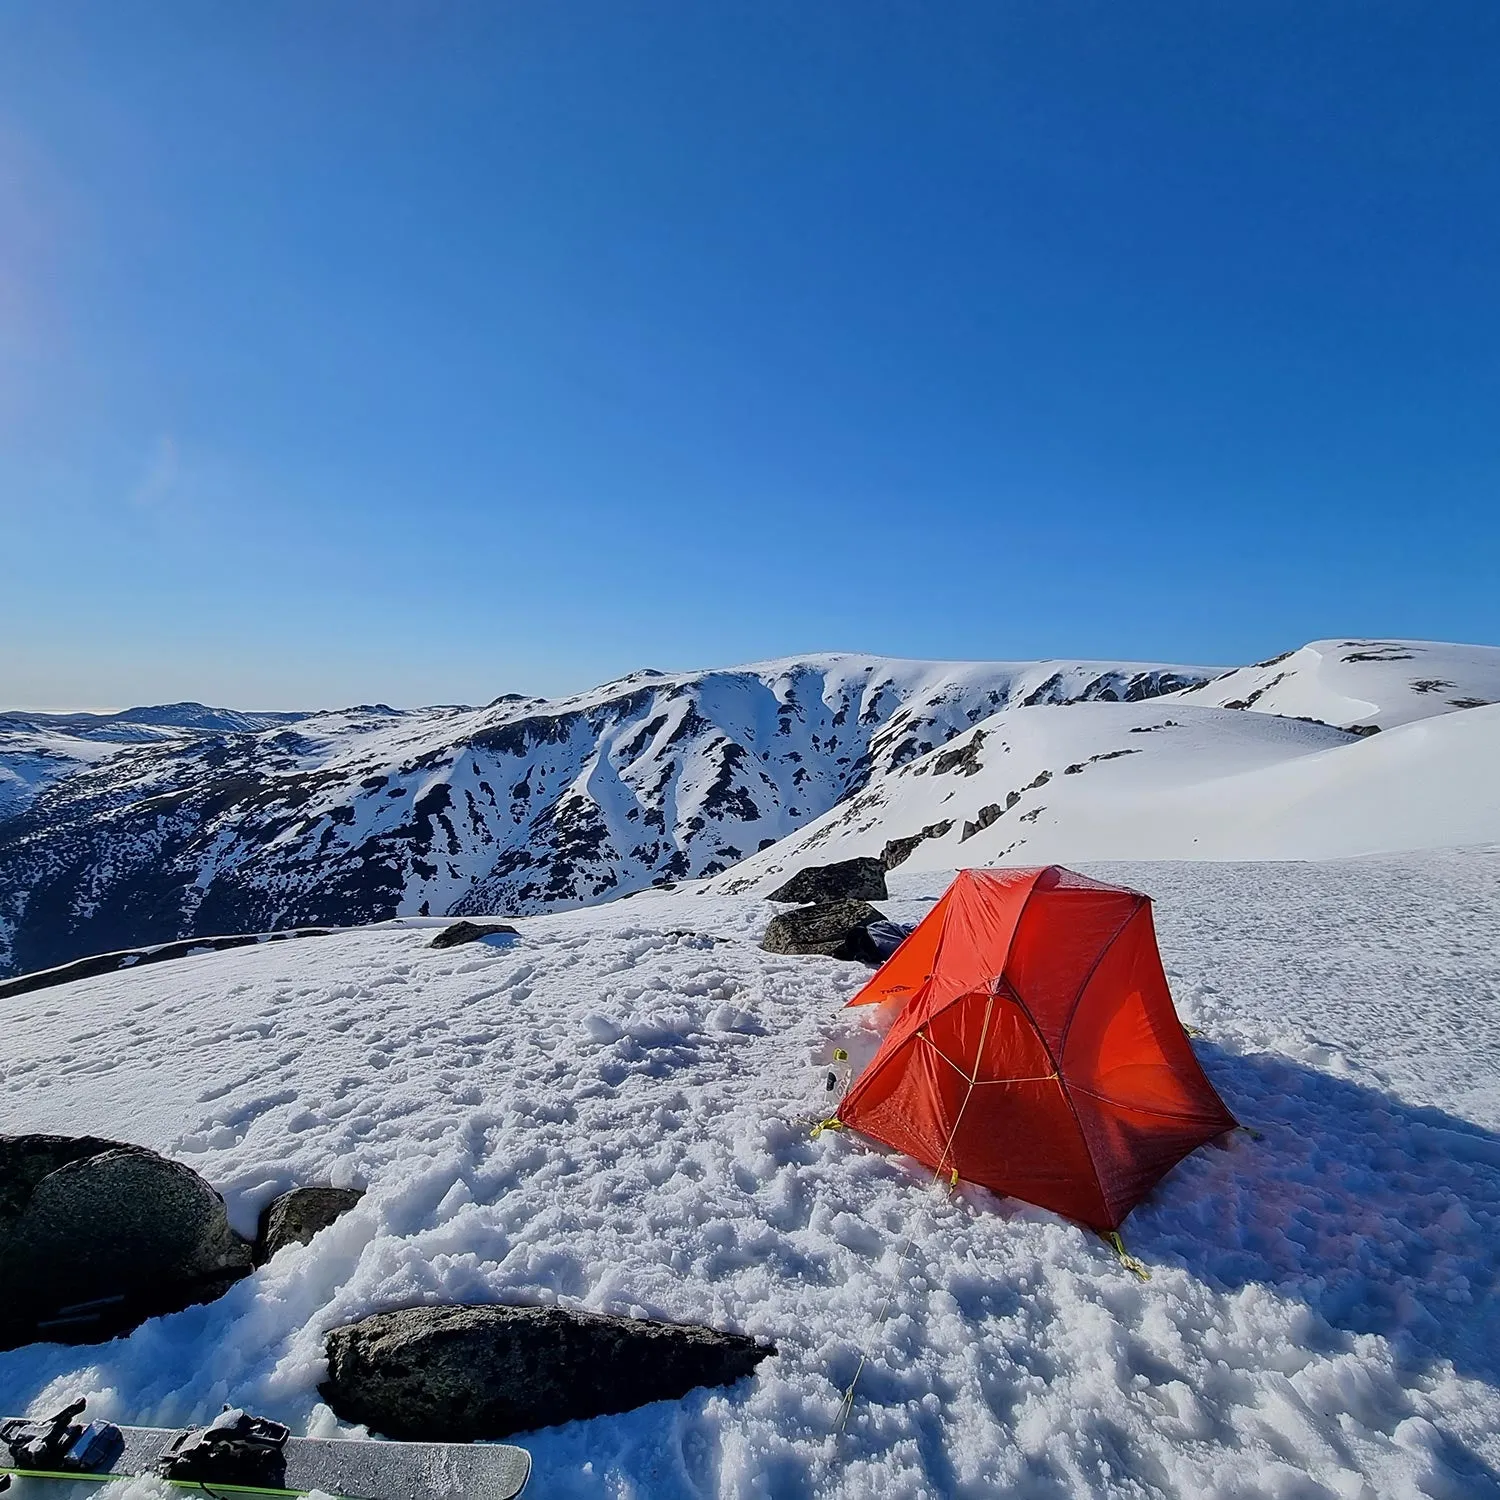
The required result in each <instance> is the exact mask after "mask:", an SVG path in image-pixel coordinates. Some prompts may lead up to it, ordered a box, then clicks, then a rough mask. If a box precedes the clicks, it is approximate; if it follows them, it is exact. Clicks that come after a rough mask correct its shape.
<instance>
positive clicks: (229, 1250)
mask: <svg viewBox="0 0 1500 1500" xmlns="http://www.w3.org/2000/svg"><path fill="white" fill-rule="evenodd" d="M251 1267H252V1261H251V1247H250V1244H249V1242H248V1241H246V1240H244V1239H242V1238H241V1237H240V1236H239V1235H237V1234H236V1233H235V1232H234V1230H233V1229H232V1228H231V1227H230V1225H229V1221H228V1219H227V1218H226V1216H225V1212H224V1200H223V1199H222V1198H220V1197H219V1195H218V1194H217V1193H216V1192H215V1191H214V1190H213V1188H211V1187H210V1186H209V1185H208V1183H206V1182H205V1181H204V1180H203V1179H202V1178H201V1177H200V1176H199V1175H198V1174H197V1173H196V1172H194V1171H193V1170H192V1169H191V1168H190V1167H186V1166H183V1165H182V1163H180V1162H175V1161H169V1160H167V1158H165V1157H163V1156H158V1155H157V1154H156V1153H155V1152H154V1151H147V1150H145V1149H144V1148H143V1147H140V1146H131V1145H126V1144H124V1143H121V1142H118V1141H105V1140H99V1139H97V1138H95V1137H64V1136H46V1135H31V1136H6V1137H0V1286H3V1287H4V1289H5V1295H4V1298H3V1302H0V1347H14V1346H15V1345H18V1344H24V1343H30V1342H33V1341H34V1340H38V1339H45V1340H52V1341H57V1342H62V1343H93V1342H96V1341H98V1340H100V1339H104V1338H111V1337H114V1336H115V1335H116V1334H119V1333H121V1332H124V1331H126V1330H127V1329H130V1328H134V1327H135V1326H136V1325H137V1324H139V1323H142V1322H144V1321H145V1320H146V1319H147V1318H149V1317H154V1316H157V1315H159V1314H162V1313H168V1312H176V1311H178V1310H179V1309H181V1308H184V1307H188V1306H191V1305H192V1304H193V1303H195V1302H209V1301H212V1300H213V1299H214V1298H216V1297H219V1296H221V1295H222V1294H223V1293H224V1292H225V1291H226V1290H227V1289H228V1288H229V1287H230V1286H231V1285H232V1284H233V1283H234V1282H235V1281H237V1280H238V1279H239V1278H240V1277H242V1276H245V1275H247V1274H248V1273H249V1272H250V1270H251Z"/></svg>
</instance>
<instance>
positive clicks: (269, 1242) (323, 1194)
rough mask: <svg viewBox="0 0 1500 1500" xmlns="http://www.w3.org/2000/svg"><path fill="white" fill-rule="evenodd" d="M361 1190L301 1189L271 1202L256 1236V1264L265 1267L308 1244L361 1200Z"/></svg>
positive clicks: (295, 1189) (320, 1187)
mask: <svg viewBox="0 0 1500 1500" xmlns="http://www.w3.org/2000/svg"><path fill="white" fill-rule="evenodd" d="M363 1197H364V1191H363V1189H361V1188H336V1187H322V1186H319V1187H297V1188H293V1189H292V1190H291V1192H289V1193H283V1194H282V1195H281V1196H280V1197H279V1198H277V1199H276V1200H275V1201H274V1202H272V1203H268V1204H267V1205H266V1207H265V1210H264V1211H263V1212H262V1214H261V1216H260V1228H259V1229H258V1230H257V1232H256V1235H255V1264H256V1265H258V1266H263V1265H264V1264H265V1263H266V1262H267V1261H268V1260H270V1258H271V1257H272V1256H273V1255H275V1254H276V1252H277V1251H278V1250H282V1249H285V1247H286V1246H288V1245H305V1244H307V1243H308V1242H309V1241H310V1240H311V1239H312V1237H313V1236H314V1235H315V1234H316V1233H317V1232H318V1231H319V1230H320V1229H327V1228H328V1226H329V1225H330V1224H332V1223H333V1222H334V1220H335V1219H340V1218H342V1217H343V1216H344V1215H345V1214H346V1213H348V1212H349V1210H350V1209H351V1208H353V1207H354V1205H355V1204H356V1203H358V1202H359V1200H360V1199H361V1198H363Z"/></svg>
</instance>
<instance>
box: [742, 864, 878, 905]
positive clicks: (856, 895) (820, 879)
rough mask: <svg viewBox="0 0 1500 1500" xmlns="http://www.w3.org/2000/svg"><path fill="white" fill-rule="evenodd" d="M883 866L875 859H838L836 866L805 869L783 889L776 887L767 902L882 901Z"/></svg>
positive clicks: (811, 866) (807, 867) (794, 876)
mask: <svg viewBox="0 0 1500 1500" xmlns="http://www.w3.org/2000/svg"><path fill="white" fill-rule="evenodd" d="M885 868H886V867H885V866H884V865H883V864H882V863H881V862H880V861H879V860H878V859H867V858H859V859H841V860H839V861H838V863H837V864H831V865H808V866H806V867H805V868H804V869H801V870H798V871H797V873H796V874H795V875H793V876H792V878H791V879H790V880H788V881H787V882H786V884H785V885H781V886H778V887H777V889H776V890H774V891H772V892H771V894H770V895H769V896H768V897H767V898H766V899H767V900H768V901H796V902H798V903H807V902H814V901H884V900H885V899H886V897H887V896H889V895H890V892H889V891H887V890H886V888H885Z"/></svg>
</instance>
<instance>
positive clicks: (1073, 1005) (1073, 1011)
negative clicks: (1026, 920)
mask: <svg viewBox="0 0 1500 1500" xmlns="http://www.w3.org/2000/svg"><path fill="white" fill-rule="evenodd" d="M1150 905H1151V898H1150V897H1149V896H1137V897H1136V899H1135V904H1134V905H1133V906H1132V907H1131V908H1130V911H1129V913H1128V914H1127V916H1126V917H1125V920H1124V921H1123V922H1121V923H1120V925H1119V926H1118V927H1116V928H1115V930H1114V931H1113V932H1112V933H1111V934H1110V938H1109V941H1108V942H1107V943H1106V944H1105V945H1104V946H1103V947H1102V948H1101V949H1100V950H1099V956H1098V958H1096V959H1095V960H1094V961H1093V963H1091V964H1090V965H1089V971H1088V973H1087V974H1085V975H1084V976H1083V982H1082V983H1081V984H1080V985H1079V986H1078V988H1077V989H1076V990H1075V991H1074V992H1073V998H1072V1000H1071V1001H1069V1003H1068V1019H1067V1022H1066V1024H1065V1025H1064V1026H1063V1030H1062V1035H1061V1036H1060V1037H1058V1039H1057V1055H1058V1058H1059V1060H1060V1059H1061V1058H1062V1056H1063V1054H1064V1053H1065V1052H1066V1051H1067V1050H1068V1034H1069V1033H1070V1032H1071V1031H1072V1030H1073V1018H1074V1017H1075V1016H1076V1015H1077V1014H1078V1006H1079V1002H1080V1001H1081V1000H1082V999H1083V992H1084V991H1085V990H1086V989H1087V988H1088V987H1089V985H1090V984H1091V983H1092V982H1093V978H1094V975H1095V974H1097V973H1098V972H1099V965H1100V964H1102V963H1103V962H1104V960H1105V957H1106V956H1107V955H1108V953H1109V950H1110V949H1111V948H1113V947H1114V945H1115V944H1116V943H1117V942H1119V941H1120V934H1121V933H1122V932H1124V931H1125V929H1126V928H1127V927H1129V926H1130V924H1131V923H1132V922H1133V921H1135V919H1136V917H1137V916H1139V915H1140V911H1141V908H1142V907H1143V906H1144V907H1149V906H1150ZM1016 925H1017V926H1019V925H1020V924H1019V923H1017V924H1016Z"/></svg>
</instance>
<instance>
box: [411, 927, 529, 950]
mask: <svg viewBox="0 0 1500 1500" xmlns="http://www.w3.org/2000/svg"><path fill="white" fill-rule="evenodd" d="M519 936H520V933H519V932H517V931H516V929H515V928H514V927H511V926H508V925H507V924H506V923H504V922H455V923H454V924H453V925H452V926H451V927H445V928H443V930H442V931H441V932H440V933H438V935H437V936H436V937H435V938H433V940H432V941H431V942H430V943H429V944H428V945H427V946H428V947H429V948H457V947H458V946H459V945H460V944H461V943H477V942H478V941H479V940H480V938H487V937H519Z"/></svg>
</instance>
